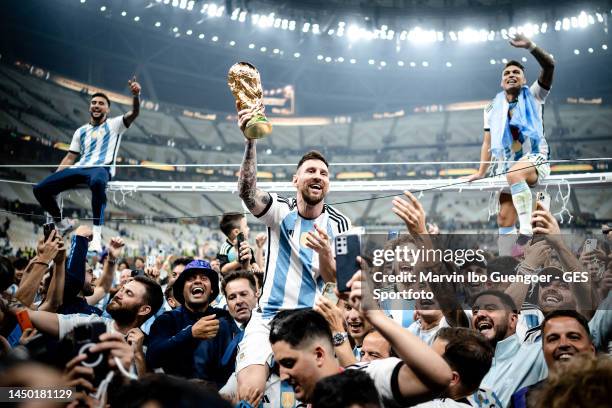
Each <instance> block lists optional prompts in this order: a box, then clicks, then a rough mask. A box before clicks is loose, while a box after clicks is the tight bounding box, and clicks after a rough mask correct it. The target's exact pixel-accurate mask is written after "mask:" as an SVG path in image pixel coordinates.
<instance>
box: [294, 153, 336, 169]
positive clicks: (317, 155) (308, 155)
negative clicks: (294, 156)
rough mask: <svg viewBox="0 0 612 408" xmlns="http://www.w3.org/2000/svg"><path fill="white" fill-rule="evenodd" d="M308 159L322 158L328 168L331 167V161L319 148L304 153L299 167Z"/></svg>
mask: <svg viewBox="0 0 612 408" xmlns="http://www.w3.org/2000/svg"><path fill="white" fill-rule="evenodd" d="M306 160H320V161H322V162H323V163H325V165H326V166H327V168H329V163H328V162H327V160H326V159H325V156H323V153H321V152H320V151H318V150H311V151H309V152H308V153H306V154H305V155H303V156H302V158H301V159H300V161H299V162H298V164H297V168H298V169H299V168H300V167H301V166H302V164H304V162H305V161H306Z"/></svg>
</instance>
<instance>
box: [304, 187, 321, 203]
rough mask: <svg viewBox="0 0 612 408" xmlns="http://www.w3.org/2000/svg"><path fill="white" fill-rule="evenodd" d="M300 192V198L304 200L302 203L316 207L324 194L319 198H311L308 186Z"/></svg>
mask: <svg viewBox="0 0 612 408" xmlns="http://www.w3.org/2000/svg"><path fill="white" fill-rule="evenodd" d="M300 192H301V193H302V198H303V199H304V202H305V203H306V204H308V205H317V204H319V203H320V202H321V201H323V199H324V198H325V194H321V196H320V197H313V196H311V195H310V193H309V192H308V186H306V187H304V188H303V189H302V190H301V191H300Z"/></svg>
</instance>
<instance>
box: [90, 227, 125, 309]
mask: <svg viewBox="0 0 612 408" xmlns="http://www.w3.org/2000/svg"><path fill="white" fill-rule="evenodd" d="M124 246H125V243H124V242H123V240H122V239H121V238H119V237H114V238H111V240H110V242H109V243H108V256H107V257H106V259H105V260H104V266H103V268H102V275H101V276H100V282H98V284H97V285H96V287H95V288H94V293H93V295H91V296H86V297H85V299H86V300H87V304H89V305H95V304H96V303H98V302H99V301H100V299H102V298H103V297H104V295H106V294H107V293H108V292H109V291H110V288H111V285H112V284H113V276H114V274H115V269H116V266H115V265H116V264H117V260H118V259H119V258H120V257H121V254H122V253H123V247H124Z"/></svg>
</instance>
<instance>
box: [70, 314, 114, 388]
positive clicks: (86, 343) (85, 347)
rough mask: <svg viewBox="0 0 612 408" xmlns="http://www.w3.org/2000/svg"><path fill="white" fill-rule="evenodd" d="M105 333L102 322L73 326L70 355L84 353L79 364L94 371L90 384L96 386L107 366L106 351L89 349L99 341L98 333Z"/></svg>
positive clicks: (104, 373)
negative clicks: (85, 356)
mask: <svg viewBox="0 0 612 408" xmlns="http://www.w3.org/2000/svg"><path fill="white" fill-rule="evenodd" d="M103 333H106V325H105V324H104V323H102V322H93V323H85V324H81V325H78V326H76V327H75V328H74V332H73V345H72V347H73V350H72V355H73V356H77V355H79V354H86V355H87V358H86V359H85V360H83V361H81V363H80V364H81V365H83V366H85V367H91V368H93V371H94V380H93V381H92V384H93V385H94V387H97V386H98V385H99V384H100V382H102V380H103V379H104V378H105V377H106V375H107V373H108V371H109V369H110V368H109V366H108V351H104V352H98V353H92V352H91V351H89V350H90V349H91V347H93V346H94V345H95V344H96V343H99V342H100V335H101V334H103Z"/></svg>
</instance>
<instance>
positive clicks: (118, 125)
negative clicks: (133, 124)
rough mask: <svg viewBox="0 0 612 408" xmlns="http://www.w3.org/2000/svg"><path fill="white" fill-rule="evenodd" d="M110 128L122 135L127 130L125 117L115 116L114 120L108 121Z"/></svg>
mask: <svg viewBox="0 0 612 408" xmlns="http://www.w3.org/2000/svg"><path fill="white" fill-rule="evenodd" d="M108 126H109V127H110V129H111V131H112V132H114V133H116V134H118V135H120V134H122V133H123V132H125V131H126V130H127V127H126V126H125V122H124V121H123V116H115V117H114V118H112V119H110V120H109V121H108Z"/></svg>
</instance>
